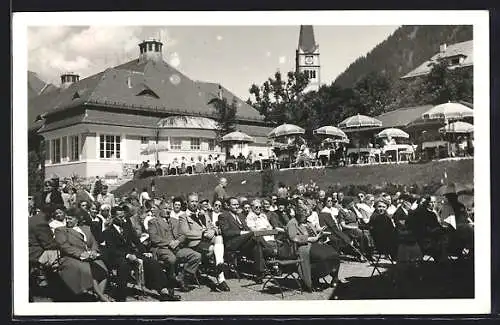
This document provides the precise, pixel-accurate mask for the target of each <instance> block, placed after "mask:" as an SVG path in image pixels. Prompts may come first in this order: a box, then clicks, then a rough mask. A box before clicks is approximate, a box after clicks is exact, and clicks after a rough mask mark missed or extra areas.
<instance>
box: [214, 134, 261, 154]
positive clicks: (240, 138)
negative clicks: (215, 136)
mask: <svg viewBox="0 0 500 325" xmlns="http://www.w3.org/2000/svg"><path fill="white" fill-rule="evenodd" d="M221 142H223V143H226V144H227V145H229V144H231V143H251V142H255V140H254V138H252V137H251V136H249V135H248V134H246V133H243V132H239V131H235V132H231V133H228V134H226V135H225V136H223V137H222V140H221ZM228 148H229V147H228ZM242 150H243V149H242ZM228 152H229V150H228ZM241 152H243V151H241Z"/></svg>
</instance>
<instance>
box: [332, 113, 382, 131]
mask: <svg viewBox="0 0 500 325" xmlns="http://www.w3.org/2000/svg"><path fill="white" fill-rule="evenodd" d="M380 126H382V122H381V121H379V120H377V119H376V118H373V117H370V116H366V115H361V114H357V115H354V116H351V117H348V118H346V119H345V120H343V121H342V122H340V124H339V127H340V128H341V129H359V128H362V127H380Z"/></svg>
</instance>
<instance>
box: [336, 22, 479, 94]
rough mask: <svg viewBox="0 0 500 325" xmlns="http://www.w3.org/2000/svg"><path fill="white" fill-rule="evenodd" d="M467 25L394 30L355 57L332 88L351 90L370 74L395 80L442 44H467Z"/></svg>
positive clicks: (469, 35)
mask: <svg viewBox="0 0 500 325" xmlns="http://www.w3.org/2000/svg"><path fill="white" fill-rule="evenodd" d="M472 38H473V35H472V26H471V25H425V26H414V25H406V26H401V27H400V28H398V29H397V30H396V31H395V32H394V33H393V34H392V35H391V36H389V37H388V38H387V39H386V40H384V41H383V42H381V43H380V44H378V45H377V46H376V47H375V48H373V50H371V51H370V52H369V53H368V54H366V56H361V57H359V58H358V59H357V60H356V61H354V62H353V63H352V64H351V65H350V66H349V67H348V68H347V69H346V70H345V71H344V72H343V73H341V74H340V75H339V76H338V77H337V79H336V80H335V84H336V85H338V86H340V87H344V88H352V87H353V86H354V85H355V84H356V83H357V82H358V81H359V80H361V79H362V78H363V77H364V76H366V75H367V74H369V73H370V72H373V71H379V72H383V73H384V74H386V75H387V76H388V77H389V79H393V80H397V79H398V78H399V77H401V76H403V75H405V74H406V73H408V72H409V71H411V70H413V69H415V68H416V67H417V66H418V65H420V64H421V63H422V62H425V61H426V60H428V59H429V58H430V57H432V56H433V55H434V54H435V53H436V51H437V50H439V46H440V45H441V44H443V43H447V44H453V43H458V42H464V41H468V40H471V39H472Z"/></svg>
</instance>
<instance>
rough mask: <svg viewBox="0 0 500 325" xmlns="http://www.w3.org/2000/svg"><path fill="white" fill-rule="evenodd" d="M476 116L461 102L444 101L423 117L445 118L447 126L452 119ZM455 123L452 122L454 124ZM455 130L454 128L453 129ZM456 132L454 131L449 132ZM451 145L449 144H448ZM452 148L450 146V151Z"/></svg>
mask: <svg viewBox="0 0 500 325" xmlns="http://www.w3.org/2000/svg"><path fill="white" fill-rule="evenodd" d="M472 116H474V111H473V110H472V109H471V108H469V107H467V106H465V105H463V104H460V103H451V102H448V103H444V104H440V105H436V106H434V107H433V108H431V109H430V110H428V111H427V112H425V113H424V114H422V118H423V119H424V120H443V121H444V125H445V127H446V126H447V125H448V122H449V121H450V120H459V119H461V118H464V117H472ZM453 125H454V124H452V126H453ZM451 130H453V128H452V129H451ZM449 133H454V132H449ZM448 145H449V144H448ZM449 151H450V148H449V146H448V152H449Z"/></svg>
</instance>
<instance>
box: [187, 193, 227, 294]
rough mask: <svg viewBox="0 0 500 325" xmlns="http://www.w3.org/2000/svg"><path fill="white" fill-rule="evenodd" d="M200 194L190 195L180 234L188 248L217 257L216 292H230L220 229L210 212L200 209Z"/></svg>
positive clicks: (204, 254)
mask: <svg viewBox="0 0 500 325" xmlns="http://www.w3.org/2000/svg"><path fill="white" fill-rule="evenodd" d="M198 203H199V202H198V194H196V193H190V194H189V195H188V206H187V209H186V212H185V213H184V214H182V215H181V216H180V217H179V232H180V233H181V234H182V235H184V236H185V238H186V246H187V247H189V248H191V249H193V250H195V251H197V252H199V253H201V254H202V256H208V255H210V254H211V253H212V252H213V254H214V256H215V268H216V272H217V274H218V275H217V279H216V282H217V285H216V286H215V288H214V289H215V290H216V291H229V290H230V288H229V286H228V285H227V283H226V280H225V278H224V272H223V266H224V244H223V243H222V242H220V241H218V240H216V237H217V235H218V228H217V227H215V225H214V224H213V222H212V220H210V216H209V215H208V211H204V210H202V209H198Z"/></svg>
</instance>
